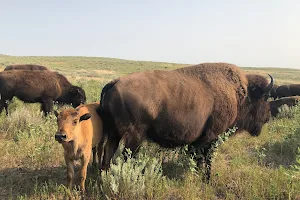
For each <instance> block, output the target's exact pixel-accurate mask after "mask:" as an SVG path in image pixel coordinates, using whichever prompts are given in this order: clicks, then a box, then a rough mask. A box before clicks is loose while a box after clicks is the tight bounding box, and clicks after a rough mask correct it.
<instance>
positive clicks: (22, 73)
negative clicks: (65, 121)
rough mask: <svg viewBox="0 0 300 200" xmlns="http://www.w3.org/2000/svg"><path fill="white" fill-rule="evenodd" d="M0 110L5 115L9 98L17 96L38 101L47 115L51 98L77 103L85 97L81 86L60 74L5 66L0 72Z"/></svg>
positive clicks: (76, 104) (30, 101) (60, 101)
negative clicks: (10, 68)
mask: <svg viewBox="0 0 300 200" xmlns="http://www.w3.org/2000/svg"><path fill="white" fill-rule="evenodd" d="M0 95H1V96H0V97H1V98H0V113H1V112H2V110H3V107H4V108H5V109H6V114H7V115H8V108H7V107H8V102H9V101H10V100H11V99H12V98H13V97H14V96H16V97H17V98H19V99H20V100H22V101H24V102H27V103H35V102H39V103H41V104H42V105H41V109H42V111H43V112H44V113H45V115H47V113H48V112H50V111H52V107H53V101H57V102H58V103H63V104H72V105H73V107H77V106H78V105H80V104H81V103H84V102H85V101H86V96H85V92H84V90H83V89H82V88H80V87H77V86H73V85H72V84H71V83H70V82H69V81H68V80H67V79H66V77H64V76H63V75H61V74H59V73H57V72H51V71H48V70H43V71H39V70H33V71H29V70H8V71H2V72H0Z"/></svg>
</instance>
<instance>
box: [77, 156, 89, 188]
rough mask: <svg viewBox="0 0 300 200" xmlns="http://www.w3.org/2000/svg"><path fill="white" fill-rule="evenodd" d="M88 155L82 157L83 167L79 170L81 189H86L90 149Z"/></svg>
mask: <svg viewBox="0 0 300 200" xmlns="http://www.w3.org/2000/svg"><path fill="white" fill-rule="evenodd" d="M88 152H89V153H88V155H85V156H83V157H82V158H81V169H80V171H79V185H80V189H81V191H83V192H84V191H85V185H84V183H85V180H86V173H87V167H88V164H89V160H90V151H88Z"/></svg>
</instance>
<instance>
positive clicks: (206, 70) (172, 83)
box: [98, 63, 273, 181]
mask: <svg viewBox="0 0 300 200" xmlns="http://www.w3.org/2000/svg"><path fill="white" fill-rule="evenodd" d="M272 86H273V79H272V78H271V83H270V84H269V83H268V81H267V79H266V78H264V77H262V76H259V75H248V76H246V75H245V74H243V73H242V72H241V70H240V69H239V68H238V67H237V66H235V65H232V64H228V63H204V64H199V65H195V66H190V67H185V68H181V69H176V70H172V71H147V72H139V73H133V74H130V75H127V76H124V77H121V78H118V79H116V80H113V81H111V82H110V83H108V84H107V85H105V86H104V88H103V89H102V93H101V104H100V107H99V109H98V112H99V114H100V115H101V117H102V120H103V126H104V127H103V130H104V132H105V133H107V136H108V141H107V145H106V147H105V153H104V163H103V166H105V168H106V167H108V166H109V163H110V160H111V158H112V156H113V155H114V153H115V151H116V149H117V147H118V144H119V141H120V140H121V139H122V140H123V141H124V143H125V147H126V148H130V149H131V150H132V151H133V152H134V151H136V150H137V148H138V147H139V145H140V144H141V142H142V141H143V140H144V139H145V138H146V137H147V138H150V139H151V140H153V141H154V142H156V143H158V144H160V145H161V146H163V147H175V146H181V145H185V144H190V146H192V147H195V148H197V149H199V148H204V149H205V151H204V154H205V155H204V156H205V158H208V154H209V152H210V151H209V148H210V146H211V144H212V143H213V142H214V141H215V140H216V139H217V138H218V135H219V134H221V133H223V132H225V131H226V130H227V129H228V128H230V127H233V126H234V125H236V124H237V125H238V128H239V130H246V131H248V132H250V134H251V135H254V136H257V135H258V134H259V133H260V130H261V127H262V125H263V123H265V122H266V121H267V120H268V118H269V103H268V102H267V101H266V99H267V97H268V95H269V92H270V90H271V89H272ZM197 162H200V160H198V161H197ZM205 162H206V164H207V171H206V175H207V176H206V179H207V181H208V180H209V178H210V165H211V163H210V162H211V159H206V160H205Z"/></svg>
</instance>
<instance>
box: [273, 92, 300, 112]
mask: <svg viewBox="0 0 300 200" xmlns="http://www.w3.org/2000/svg"><path fill="white" fill-rule="evenodd" d="M299 100H300V96H293V97H284V98H281V99H278V100H274V101H270V102H269V103H270V109H271V115H272V116H273V117H276V116H277V115H278V113H279V110H278V108H280V107H281V106H283V105H287V106H288V107H292V106H295V105H297V104H298V102H299Z"/></svg>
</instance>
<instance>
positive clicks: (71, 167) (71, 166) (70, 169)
mask: <svg viewBox="0 0 300 200" xmlns="http://www.w3.org/2000/svg"><path fill="white" fill-rule="evenodd" d="M65 161H66V164H67V184H68V187H69V188H70V189H72V187H73V181H74V161H73V160H70V159H68V158H66V157H65Z"/></svg>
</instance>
